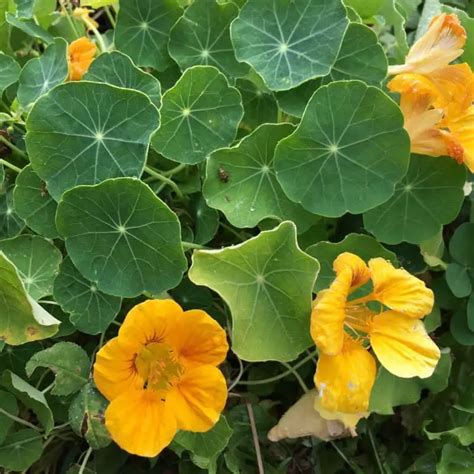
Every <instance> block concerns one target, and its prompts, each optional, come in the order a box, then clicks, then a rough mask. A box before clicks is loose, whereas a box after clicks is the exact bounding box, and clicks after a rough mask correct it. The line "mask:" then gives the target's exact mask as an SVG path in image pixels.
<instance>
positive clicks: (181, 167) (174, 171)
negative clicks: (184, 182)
mask: <svg viewBox="0 0 474 474" xmlns="http://www.w3.org/2000/svg"><path fill="white" fill-rule="evenodd" d="M186 166H188V165H186V164H185V163H181V164H180V165H178V166H176V167H174V168H171V169H170V170H168V171H163V172H162V175H163V176H173V175H174V174H177V173H179V172H180V171H182V170H184V168H186Z"/></svg>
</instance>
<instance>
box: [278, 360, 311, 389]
mask: <svg viewBox="0 0 474 474" xmlns="http://www.w3.org/2000/svg"><path fill="white" fill-rule="evenodd" d="M280 363H281V364H282V365H283V366H284V367H286V368H287V369H288V370H289V371H290V372H291V373H292V374H293V375H294V376H295V378H296V380H298V383H299V384H300V385H301V388H302V389H303V392H304V393H308V392H309V388H308V386H307V385H306V384H305V383H304V380H303V378H302V377H301V375H300V374H299V373H298V372H297V371H296V370H295V369H294V367H292V366H291V365H290V364H287V363H286V362H280Z"/></svg>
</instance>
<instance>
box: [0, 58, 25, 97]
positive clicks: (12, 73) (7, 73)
mask: <svg viewBox="0 0 474 474" xmlns="http://www.w3.org/2000/svg"><path fill="white" fill-rule="evenodd" d="M19 76H20V66H19V65H18V63H17V62H16V61H15V60H14V59H13V58H12V57H11V56H8V55H7V54H4V53H2V52H0V96H1V95H2V94H3V91H4V90H5V89H6V88H7V87H8V86H10V85H11V84H14V83H15V82H16V81H18V77H19Z"/></svg>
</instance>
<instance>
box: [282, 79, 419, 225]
mask: <svg viewBox="0 0 474 474" xmlns="http://www.w3.org/2000/svg"><path fill="white" fill-rule="evenodd" d="M409 156H410V140H409V138H408V134H407V132H406V131H405V129H404V128H403V116H402V113H401V111H400V109H399V107H398V106H397V105H396V104H395V102H393V101H392V100H391V99H390V98H389V97H388V96H387V95H386V94H384V93H383V92H382V91H381V90H380V89H377V88H375V87H372V86H367V85H366V84H364V83H362V82H360V81H341V82H333V83H331V84H329V85H328V86H324V87H321V88H319V89H318V90H317V91H316V92H315V94H314V95H313V97H312V98H311V100H310V101H309V103H308V105H307V107H306V110H305V112H304V115H303V118H302V120H301V123H300V125H299V126H298V128H297V129H296V131H295V132H294V133H293V134H292V135H290V136H289V137H287V138H285V139H283V140H282V141H281V142H280V143H279V144H278V146H277V148H276V152H275V168H276V171H277V177H278V181H279V182H280V184H281V186H282V188H283V190H284V191H285V193H286V194H287V195H288V197H289V198H290V199H291V200H292V201H295V202H300V203H301V204H302V205H303V207H305V208H306V209H307V210H309V211H311V212H314V213H315V214H320V215H323V216H330V217H338V216H341V215H343V214H344V213H346V212H350V213H352V214H358V213H361V212H364V211H367V210H369V209H372V208H373V207H375V206H377V205H379V204H381V203H383V202H385V201H386V200H387V199H388V198H390V196H392V195H393V192H394V189H395V185H396V183H397V182H398V181H400V179H401V178H402V177H403V176H404V175H405V174H406V171H407V167H408V160H409Z"/></svg>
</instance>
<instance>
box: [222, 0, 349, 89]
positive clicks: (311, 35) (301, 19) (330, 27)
mask: <svg viewBox="0 0 474 474" xmlns="http://www.w3.org/2000/svg"><path fill="white" fill-rule="evenodd" d="M347 25H348V20H347V18H346V10H345V8H344V6H343V4H342V2H340V1H339V0H335V1H331V2H328V1H327V0H301V1H299V2H298V3H294V2H288V1H287V0H274V1H273V2H269V1H268V0H249V1H248V2H247V3H246V4H245V6H244V7H243V8H242V10H241V11H240V14H239V16H238V17H237V18H236V19H235V20H234V21H233V22H232V25H231V35H232V42H233V43H234V48H235V55H236V57H237V59H238V60H239V61H245V62H246V63H248V64H250V65H251V66H252V67H253V68H254V69H255V70H256V71H257V72H258V74H260V76H262V78H263V79H264V81H265V82H266V84H267V85H268V87H270V89H273V90H287V89H291V88H293V87H296V86H298V85H299V84H301V83H303V82H305V81H307V80H309V79H313V78H315V77H318V76H325V75H326V74H328V73H329V71H330V69H331V67H332V66H333V64H334V61H335V60H336V57H337V53H338V52H339V48H340V46H341V42H342V38H343V36H344V32H345V30H346V28H347Z"/></svg>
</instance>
